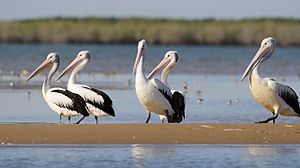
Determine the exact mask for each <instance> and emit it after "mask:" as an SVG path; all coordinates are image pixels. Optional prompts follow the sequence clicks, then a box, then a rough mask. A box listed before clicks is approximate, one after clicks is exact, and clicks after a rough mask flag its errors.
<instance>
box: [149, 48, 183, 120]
mask: <svg viewBox="0 0 300 168" xmlns="http://www.w3.org/2000/svg"><path fill="white" fill-rule="evenodd" d="M178 61H179V54H178V53H177V51H168V52H167V53H166V54H165V57H164V59H163V60H162V61H161V62H160V63H159V64H158V65H157V66H156V67H155V68H154V69H153V71H152V72H151V73H150V74H149V75H148V77H147V78H148V79H151V78H152V77H153V76H154V75H155V74H157V73H158V72H159V71H160V70H162V73H161V76H160V79H161V81H162V82H163V83H164V84H166V85H167V86H169V84H168V75H169V73H170V72H171V70H172V69H173V68H174V67H175V66H176V65H177V63H178ZM171 92H172V99H173V100H174V107H173V108H174V109H176V110H177V111H178V114H179V115H180V116H182V117H183V118H185V112H184V110H185V96H184V94H183V93H182V92H181V91H178V90H173V89H171ZM180 116H178V117H180ZM159 118H160V119H161V121H162V122H164V120H165V119H166V118H165V116H164V115H159Z"/></svg>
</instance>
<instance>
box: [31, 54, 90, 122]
mask: <svg viewBox="0 0 300 168" xmlns="http://www.w3.org/2000/svg"><path fill="white" fill-rule="evenodd" d="M59 61H60V59H59V56H58V54H57V53H50V54H49V55H48V56H47V58H46V60H45V61H44V62H43V63H42V64H41V65H40V66H39V67H38V68H37V69H36V70H35V71H34V72H33V73H32V74H31V75H30V76H29V77H28V78H27V80H26V81H29V80H30V79H31V78H33V77H34V76H35V75H37V74H38V73H40V72H41V71H42V70H44V69H46V68H50V72H49V74H48V76H46V78H45V80H44V83H43V86H42V94H43V98H44V99H45V101H46V102H47V104H48V105H49V107H50V108H51V109H52V110H53V111H55V112H56V113H57V114H58V115H59V116H60V123H61V116H65V117H68V119H69V122H70V119H71V117H72V116H78V115H83V117H82V118H81V119H80V120H79V121H78V122H77V124H79V123H80V122H81V121H82V120H83V119H84V118H85V117H86V116H89V114H88V112H87V107H86V105H85V102H84V100H83V98H82V97H80V96H79V95H78V94H75V93H72V92H70V91H68V90H65V89H62V88H50V81H51V79H52V77H53V75H54V73H55V72H56V71H57V69H58V66H59Z"/></svg>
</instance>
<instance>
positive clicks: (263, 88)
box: [241, 37, 300, 123]
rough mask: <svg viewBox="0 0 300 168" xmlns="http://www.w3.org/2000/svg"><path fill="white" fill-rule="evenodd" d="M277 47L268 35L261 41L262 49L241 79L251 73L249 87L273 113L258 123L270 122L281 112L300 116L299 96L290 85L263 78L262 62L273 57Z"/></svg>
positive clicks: (259, 100)
mask: <svg viewBox="0 0 300 168" xmlns="http://www.w3.org/2000/svg"><path fill="white" fill-rule="evenodd" d="M275 47H276V42H275V39H274V38H272V37H268V38H266V39H264V40H263V41H262V42H261V46H260V49H259V50H258V51H257V53H256V55H255V56H254V58H253V59H252V61H251V62H250V64H249V65H248V67H247V69H246V70H245V72H244V74H243V77H242V78H241V81H242V80H243V79H244V78H245V77H246V76H247V75H248V74H249V73H250V75H249V87H250V90H251V92H252V95H253V96H254V97H255V99H256V100H257V101H258V102H259V103H260V104H261V105H262V106H264V107H265V108H266V109H267V110H269V111H270V112H271V113H273V117H270V118H268V119H266V120H263V121H259V122H258V123H268V122H269V121H271V120H273V123H275V119H276V118H277V117H278V115H279V114H281V115H285V116H298V117H299V116H300V109H299V103H298V96H297V94H296V92H295V91H294V90H293V89H292V88H291V87H289V86H287V85H283V84H280V83H278V82H276V81H275V80H274V79H270V78H262V77H261V76H260V74H259V72H258V68H259V66H260V65H261V63H262V62H264V61H265V60H267V59H269V58H271V56H272V54H273V52H274V50H275Z"/></svg>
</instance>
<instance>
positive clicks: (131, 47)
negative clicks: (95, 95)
mask: <svg viewBox="0 0 300 168" xmlns="http://www.w3.org/2000/svg"><path fill="white" fill-rule="evenodd" d="M0 4H1V5H0V89H2V92H1V93H0V100H1V101H2V104H3V106H2V108H1V113H2V117H1V119H0V120H1V121H3V122H6V121H8V122H19V121H24V122H29V121H30V122H31V121H34V122H57V119H58V117H57V116H56V114H55V113H53V112H52V111H51V110H50V108H49V107H48V106H47V104H46V103H45V102H44V100H43V98H42V96H41V93H40V88H41V84H42V81H43V79H44V77H43V76H42V75H40V76H38V77H37V78H35V79H34V80H32V81H31V82H27V83H26V82H24V80H25V79H26V77H27V76H28V75H29V73H31V72H32V71H33V70H34V69H35V68H36V67H37V66H38V65H39V64H40V63H41V62H42V60H44V58H45V57H46V55H47V54H48V53H49V52H58V53H59V55H60V58H61V65H60V68H59V70H60V71H61V70H62V69H63V68H65V67H66V66H67V65H68V64H69V63H70V62H71V60H73V59H74V57H75V56H76V55H77V53H78V52H79V51H81V50H90V51H91V54H92V59H91V62H90V63H89V65H88V66H87V67H86V69H85V70H84V71H83V72H82V73H81V74H80V76H79V78H78V80H79V83H84V84H88V85H91V86H94V87H96V88H98V89H101V90H104V91H105V92H106V93H107V94H109V95H110V96H111V97H112V99H113V100H114V104H115V107H116V109H117V118H105V119H103V121H102V122H143V121H144V117H145V113H144V112H143V111H144V110H143V109H142V107H141V106H140V104H139V102H138V100H137V98H136V95H135V91H134V76H133V75H132V74H131V72H132V66H133V62H134V59H135V55H136V47H137V42H138V41H139V40H141V39H142V38H145V39H147V42H148V44H149V45H148V49H147V51H146V53H147V54H146V55H147V60H146V62H145V66H146V67H145V68H146V72H149V71H151V70H152V69H153V68H154V66H155V65H156V64H157V63H158V62H159V61H160V60H161V59H162V58H163V56H164V54H165V53H166V52H167V51H168V50H177V51H178V52H179V54H180V61H179V64H178V65H177V66H176V68H175V69H174V70H173V71H172V73H171V75H170V79H169V84H170V85H171V87H172V88H174V89H179V90H182V91H185V92H186V95H187V98H188V99H187V100H188V105H187V119H186V120H185V122H199V121H200V122H253V121H256V120H260V119H262V118H264V117H268V116H270V114H269V113H268V112H266V110H265V109H264V108H262V107H261V106H260V105H259V104H258V103H256V101H255V100H254V98H253V97H252V95H251V93H250V91H249V88H248V85H247V82H243V83H241V82H239V79H240V77H241V75H242V73H243V71H244V69H245V67H246V66H247V64H248V63H249V61H250V60H251V59H252V56H253V55H254V54H255V52H256V51H257V49H258V47H259V45H260V42H261V41H262V40H263V39H264V38H265V37H268V36H273V37H274V38H275V39H276V40H277V49H276V51H275V52H274V56H273V57H272V59H271V60H270V61H268V63H266V64H265V65H263V68H261V71H262V74H263V76H268V77H269V76H271V77H274V78H275V79H277V80H278V81H281V82H284V83H286V84H289V85H290V86H291V87H292V88H294V90H295V91H296V92H298V93H300V80H299V79H300V66H299V64H300V57H299V55H300V48H299V46H300V33H299V31H300V10H299V6H300V2H299V1H297V0H289V1H277V0H273V1H260V0H251V1H240V0H228V1H219V0H200V1H199V0H189V1H174V0H164V1H160V0H151V1H145V0H128V1H122V0H102V1H98V0H86V1H73V0H51V1H46V0H27V1H19V0H10V1H6V0H0ZM157 78H159V76H157ZM67 80H68V78H67V77H65V78H63V79H62V80H61V81H59V82H53V85H56V86H60V87H66V82H67ZM16 102H18V104H19V105H18V106H16V105H15V104H16ZM128 104H131V105H130V106H128ZM32 107H35V108H32ZM21 111H22V113H20V112H21ZM280 119H281V120H280ZM280 119H279V122H280V121H293V120H297V118H292V119H291V118H285V117H280ZM86 121H90V122H93V119H92V118H88V119H87V120H86ZM100 122H101V120H100ZM153 122H159V120H158V118H156V117H153Z"/></svg>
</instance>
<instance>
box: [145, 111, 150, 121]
mask: <svg viewBox="0 0 300 168" xmlns="http://www.w3.org/2000/svg"><path fill="white" fill-rule="evenodd" d="M150 118H151V112H150V111H148V116H147V118H146V121H145V123H148V122H149V120H150Z"/></svg>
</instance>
